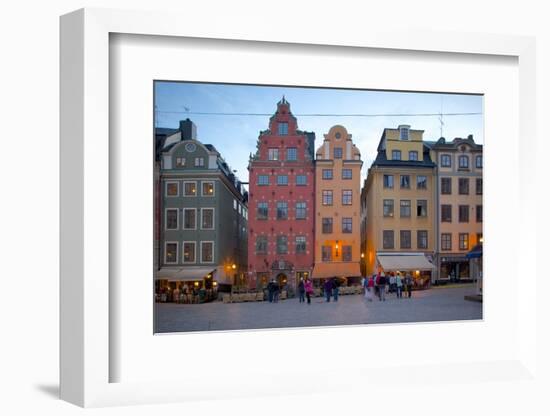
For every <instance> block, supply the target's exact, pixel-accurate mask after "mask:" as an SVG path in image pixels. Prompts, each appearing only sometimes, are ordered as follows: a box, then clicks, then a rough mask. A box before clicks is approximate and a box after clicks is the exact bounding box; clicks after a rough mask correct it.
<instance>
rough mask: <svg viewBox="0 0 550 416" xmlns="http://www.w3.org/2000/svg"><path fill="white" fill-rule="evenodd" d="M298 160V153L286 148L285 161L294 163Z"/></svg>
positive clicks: (295, 150)
mask: <svg viewBox="0 0 550 416" xmlns="http://www.w3.org/2000/svg"><path fill="white" fill-rule="evenodd" d="M296 159H298V151H297V149H296V148H295V147H288V148H287V149H286V160H289V161H291V162H292V161H295V160H296Z"/></svg>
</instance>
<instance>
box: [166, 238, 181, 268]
mask: <svg viewBox="0 0 550 416" xmlns="http://www.w3.org/2000/svg"><path fill="white" fill-rule="evenodd" d="M164 262H165V263H177V262H178V243H177V242H176V243H169V242H166V243H165V245H164Z"/></svg>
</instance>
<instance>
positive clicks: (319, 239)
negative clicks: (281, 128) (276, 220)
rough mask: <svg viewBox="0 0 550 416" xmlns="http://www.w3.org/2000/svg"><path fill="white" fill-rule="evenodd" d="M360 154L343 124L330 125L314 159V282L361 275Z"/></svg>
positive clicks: (347, 278) (352, 279)
mask: <svg viewBox="0 0 550 416" xmlns="http://www.w3.org/2000/svg"><path fill="white" fill-rule="evenodd" d="M362 164H363V162H362V161H361V154H360V152H359V149H357V147H356V146H355V145H354V144H353V142H352V140H351V134H349V133H348V132H347V130H346V129H345V128H344V127H343V126H338V125H337V126H333V127H332V128H331V129H330V130H329V132H328V133H327V134H325V136H324V141H323V144H322V146H321V147H319V148H318V149H317V152H316V161H315V199H316V200H315V266H314V268H313V275H312V276H313V279H314V282H316V283H318V282H319V281H320V280H321V279H327V278H331V277H338V278H345V279H346V280H347V281H348V283H349V282H352V281H355V280H359V279H360V277H361V271H360V261H361V233H360V215H361V206H360V197H361V166H362Z"/></svg>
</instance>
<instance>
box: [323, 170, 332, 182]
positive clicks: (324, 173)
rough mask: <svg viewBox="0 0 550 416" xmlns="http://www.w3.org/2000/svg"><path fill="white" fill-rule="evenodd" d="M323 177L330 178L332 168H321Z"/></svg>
mask: <svg viewBox="0 0 550 416" xmlns="http://www.w3.org/2000/svg"><path fill="white" fill-rule="evenodd" d="M323 179H325V180H329V179H332V169H323Z"/></svg>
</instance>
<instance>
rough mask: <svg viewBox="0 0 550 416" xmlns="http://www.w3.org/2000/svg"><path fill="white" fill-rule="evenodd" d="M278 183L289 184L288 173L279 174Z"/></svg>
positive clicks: (280, 184)
mask: <svg viewBox="0 0 550 416" xmlns="http://www.w3.org/2000/svg"><path fill="white" fill-rule="evenodd" d="M277 185H279V186H282V185H288V175H277Z"/></svg>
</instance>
